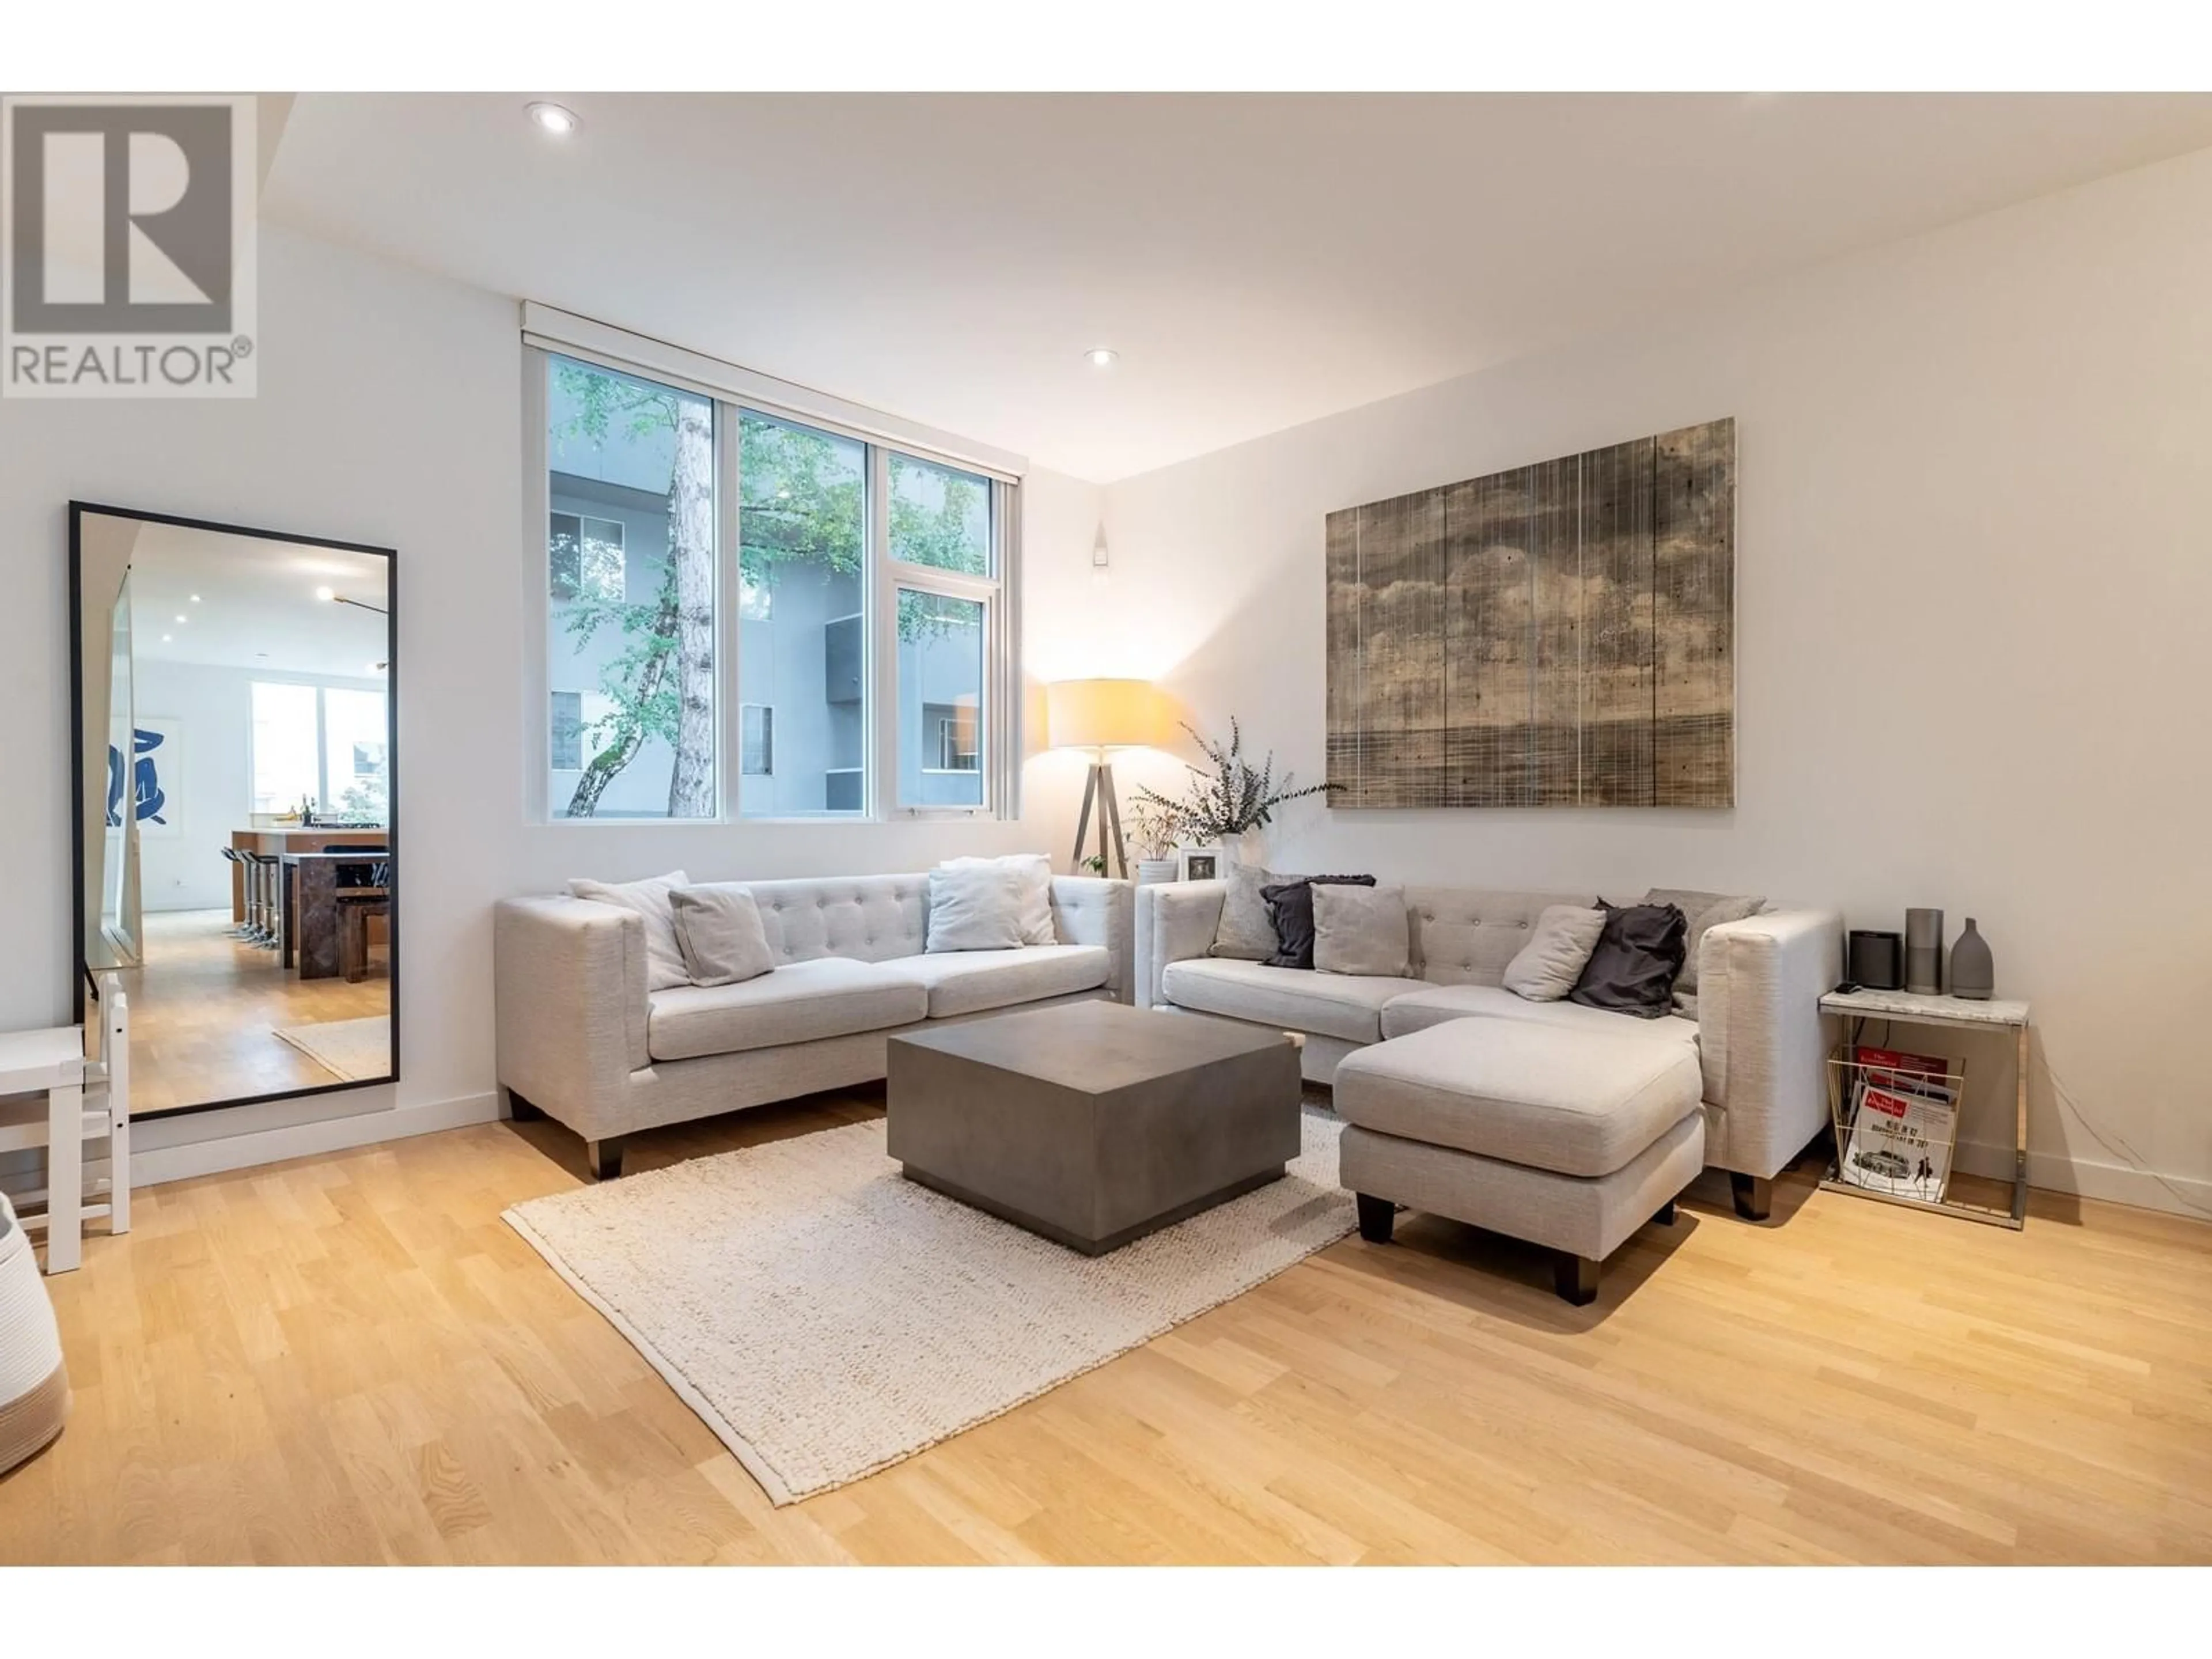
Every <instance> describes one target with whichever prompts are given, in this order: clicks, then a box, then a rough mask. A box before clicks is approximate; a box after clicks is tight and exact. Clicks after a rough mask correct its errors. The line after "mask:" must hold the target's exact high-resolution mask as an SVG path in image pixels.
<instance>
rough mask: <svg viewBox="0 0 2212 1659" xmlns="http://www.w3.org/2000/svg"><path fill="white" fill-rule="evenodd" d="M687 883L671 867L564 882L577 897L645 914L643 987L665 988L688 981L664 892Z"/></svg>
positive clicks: (688, 881) (672, 910)
mask: <svg viewBox="0 0 2212 1659" xmlns="http://www.w3.org/2000/svg"><path fill="white" fill-rule="evenodd" d="M690 884H691V878H690V877H689V876H687V875H685V874H684V872H682V871H681V870H671V871H670V872H668V873H667V874H666V875H665V876H654V877H653V878H650V879H649V880H646V881H586V880H585V879H584V878H581V877H579V878H577V879H575V880H574V881H572V882H570V883H569V884H568V891H569V892H570V894H571V895H573V896H575V897H577V898H580V899H597V900H598V901H599V902H600V903H602V904H619V905H621V906H622V907H623V908H624V909H627V910H635V911H636V912H637V913H638V915H641V916H643V917H644V918H645V988H646V989H647V990H648V991H665V990H666V989H668V987H670V986H671V985H689V984H690V982H691V975H690V969H687V968H685V967H684V947H683V945H680V944H679V943H678V941H677V938H676V908H675V906H674V905H673V904H671V902H670V901H669V895H670V894H671V893H673V892H674V891H675V890H677V889H678V888H679V887H689V886H690Z"/></svg>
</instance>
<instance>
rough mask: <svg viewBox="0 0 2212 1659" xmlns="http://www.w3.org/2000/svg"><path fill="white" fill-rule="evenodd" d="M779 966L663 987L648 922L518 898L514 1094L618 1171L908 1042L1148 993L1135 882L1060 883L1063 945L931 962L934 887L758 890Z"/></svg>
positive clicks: (513, 945) (878, 879)
mask: <svg viewBox="0 0 2212 1659" xmlns="http://www.w3.org/2000/svg"><path fill="white" fill-rule="evenodd" d="M748 885H749V886H750V889H751V891H752V894H753V897H754V898H755V900H756V901H757V902H758V904H759V907H760V913H761V920H762V922H763V925H764V927H765V928H766V930H767V933H768V942H769V950H770V951H771V952H772V953H773V954H774V956H775V963H776V965H775V969H773V970H772V971H770V972H769V973H768V974H765V975H762V976H761V977H759V978H757V979H751V980H747V981H744V982H743V983H741V984H737V985H721V986H698V985H681V986H676V987H671V988H669V989H666V990H660V991H653V992H648V991H647V988H646V985H647V977H646V944H645V923H644V921H643V919H642V918H641V916H639V915H637V913H636V912H635V911H633V910H629V909H626V908H623V907H621V906H619V905H614V904H605V903H600V902H595V901H592V900H588V899H578V898H567V897H559V898H553V897H548V898H518V899H507V900H504V901H502V902H501V903H500V905H499V906H498V908H497V913H496V916H495V924H494V933H493V951H494V957H495V975H496V996H497V1005H498V1007H497V1030H498V1047H499V1054H498V1066H499V1081H500V1085H501V1088H502V1089H504V1090H505V1091H507V1094H508V1096H509V1097H510V1100H511V1103H512V1105H513V1109H514V1111H515V1113H516V1115H518V1116H528V1115H532V1114H534V1113H542V1114H544V1115H547V1116H550V1117H553V1118H556V1119H557V1120H559V1121H561V1122H562V1123H564V1124H566V1125H567V1126H568V1127H569V1128H571V1129H573V1130H574V1131H575V1132H576V1133H578V1134H580V1135H581V1136H582V1137H583V1138H584V1139H585V1140H586V1143H588V1152H589V1156H588V1162H589V1163H590V1164H591V1167H592V1173H593V1174H594V1175H595V1176H601V1177H605V1176H614V1175H619V1174H620V1173H621V1170H622V1145H623V1137H624V1136H625V1135H628V1134H629V1133H633V1132H635V1131H636V1130H639V1129H647V1128H652V1127H656V1126H658V1125H660V1124H665V1123H678V1122H683V1121H687V1120H689V1119H692V1118H699V1117H710V1116H713V1115H715V1114H717V1113H720V1112H728V1111H734V1110H737V1109H739V1108H741V1107H746V1106H757V1105H761V1104H763V1103H766V1102H769V1101H775V1100H787V1099H790V1098H792V1097H795V1096H799V1095H804V1094H811V1093H812V1092H814V1091H817V1090H821V1089H837V1088H846V1087H849V1086H851V1085H854V1084H858V1083H866V1082H871V1081H873V1080H875V1079H880V1078H881V1077H882V1076H883V1075H884V1044H885V1042H887V1041H888V1040H889V1039H890V1037H891V1036H894V1035H895V1034H896V1033H897V1032H899V1031H902V1030H914V1029H915V1028H916V1027H918V1026H923V1025H927V1024H935V1023H942V1022H945V1021H948V1020H960V1019H972V1018H977V1017H978V1016H981V1015H985V1014H988V1013H991V1012H996V1011H998V1010H1000V1009H1005V1008H1011V1007H1015V1006H1043V1005H1046V1004H1049V1003H1054V1002H1071V1001H1079V1000H1085V999H1091V998H1100V997H1118V998H1119V999H1120V1000H1122V1001H1124V1002H1127V1000H1129V998H1130V994H1131V981H1130V974H1131V969H1132V964H1133V957H1132V951H1131V933H1132V914H1131V912H1132V906H1131V889H1130V887H1129V884H1127V882H1121V881H1106V880H1099V879H1094V878H1085V877H1059V878H1054V882H1053V884H1052V915H1053V927H1054V933H1056V934H1057V935H1058V940H1059V942H1058V943H1056V944H1053V945H1028V946H1024V947H1022V948H1020V949H1018V950H1010V951H947V952H941V953H939V954H936V955H931V954H929V953H928V952H927V943H928V940H927V921H928V909H929V905H928V897H929V878H928V877H927V875H923V874H917V875H890V876H855V877H848V878H835V879H822V880H801V881H760V882H752V883H749V884H748Z"/></svg>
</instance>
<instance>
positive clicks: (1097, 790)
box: [1075, 751, 1129, 881]
mask: <svg viewBox="0 0 2212 1659" xmlns="http://www.w3.org/2000/svg"><path fill="white" fill-rule="evenodd" d="M1094 805H1095V806H1097V809H1098V862H1099V865H1100V866H1101V871H1102V873H1103V874H1106V875H1114V874H1116V873H1118V874H1119V875H1120V876H1121V878H1122V879H1123V880H1125V881H1126V880H1127V879H1128V876H1129V849H1128V847H1127V845H1126V844H1125V843H1124V842H1123V841H1122V840H1121V803H1120V802H1119V801H1117V800H1115V799H1114V769H1113V767H1112V766H1111V765H1109V764H1108V763H1107V760H1106V757H1105V755H1104V753H1103V751H1101V753H1100V755H1099V757H1098V758H1097V760H1095V761H1093V762H1091V776H1090V778H1089V780H1088V781H1086V782H1085V784H1084V786H1083V813H1082V816H1081V817H1079V818H1078V819H1077V820H1076V823H1075V863H1076V866H1077V867H1078V868H1080V867H1081V866H1082V864H1083V843H1084V842H1085V841H1087V840H1089V839H1090V836H1091V808H1092V807H1093V806H1094ZM1109 837H1110V840H1109Z"/></svg>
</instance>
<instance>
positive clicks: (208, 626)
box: [131, 524, 389, 679]
mask: <svg viewBox="0 0 2212 1659" xmlns="http://www.w3.org/2000/svg"><path fill="white" fill-rule="evenodd" d="M385 576H386V561H385V560H384V559H382V558H380V557H378V556H374V555H371V554H366V553H349V552H346V551H343V550H340V549H337V548H329V547H316V546H313V545H310V544H307V543H304V542H279V541H268V540H264V539H263V538H260V537H258V536H230V535H223V534H220V533H218V532H214V531H207V530H192V529H187V528H185V527H182V526H176V525H164V524H149V525H147V526H145V527H144V528H143V530H141V531H140V532H139V533H138V539H137V543H136V544H134V546H133V547H132V549H131V654H132V655H133V656H135V657H137V659H139V660H141V661H157V662H185V663H203V664H214V665H219V666H222V667H227V668H252V669H259V670H264V671H274V672H278V673H286V674H323V675H330V676H333V677H337V678H351V679H373V678H375V672H376V671H375V669H374V664H376V663H380V662H382V661H384V660H386V657H387V655H388V654H389V653H388V652H387V649H386V639H387V635H386V631H385V619H384V617H380V616H379V615H377V614H376V613H375V612H374V611H364V610H362V609H360V608H359V607H358V606H356V605H337V604H333V603H331V602H330V601H328V600H323V599H317V598H316V597H315V592H316V590H317V589H318V588H323V587H327V588H329V589H330V590H331V592H333V593H337V594H342V595H343V596H344V597H346V598H348V599H359V600H362V601H364V602H365V603H367V604H369V605H384V604H386V599H385ZM196 596H197V597H196ZM179 618H182V620H181V621H179Z"/></svg>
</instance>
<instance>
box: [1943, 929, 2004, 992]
mask: <svg viewBox="0 0 2212 1659" xmlns="http://www.w3.org/2000/svg"><path fill="white" fill-rule="evenodd" d="M1995 985H1996V969H1995V967H1994V965H1993V964H1992V963H1990V942H1989V940H1987V939H1984V938H1983V937H1982V935H1981V933H1980V930H1979V929H1978V928H1977V927H1975V926H1974V919H1973V918H1972V916H1968V917H1967V918H1966V932H1965V933H1961V934H1960V935H1959V942H1958V943H1957V944H1956V945H1953V946H1952V947H1951V994H1952V995H1953V996H1954V997H1964V998H1966V1000H1968V1001H1970V1002H1987V1001H1988V1000H1990V990H1991V988H1992V987H1995Z"/></svg>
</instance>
